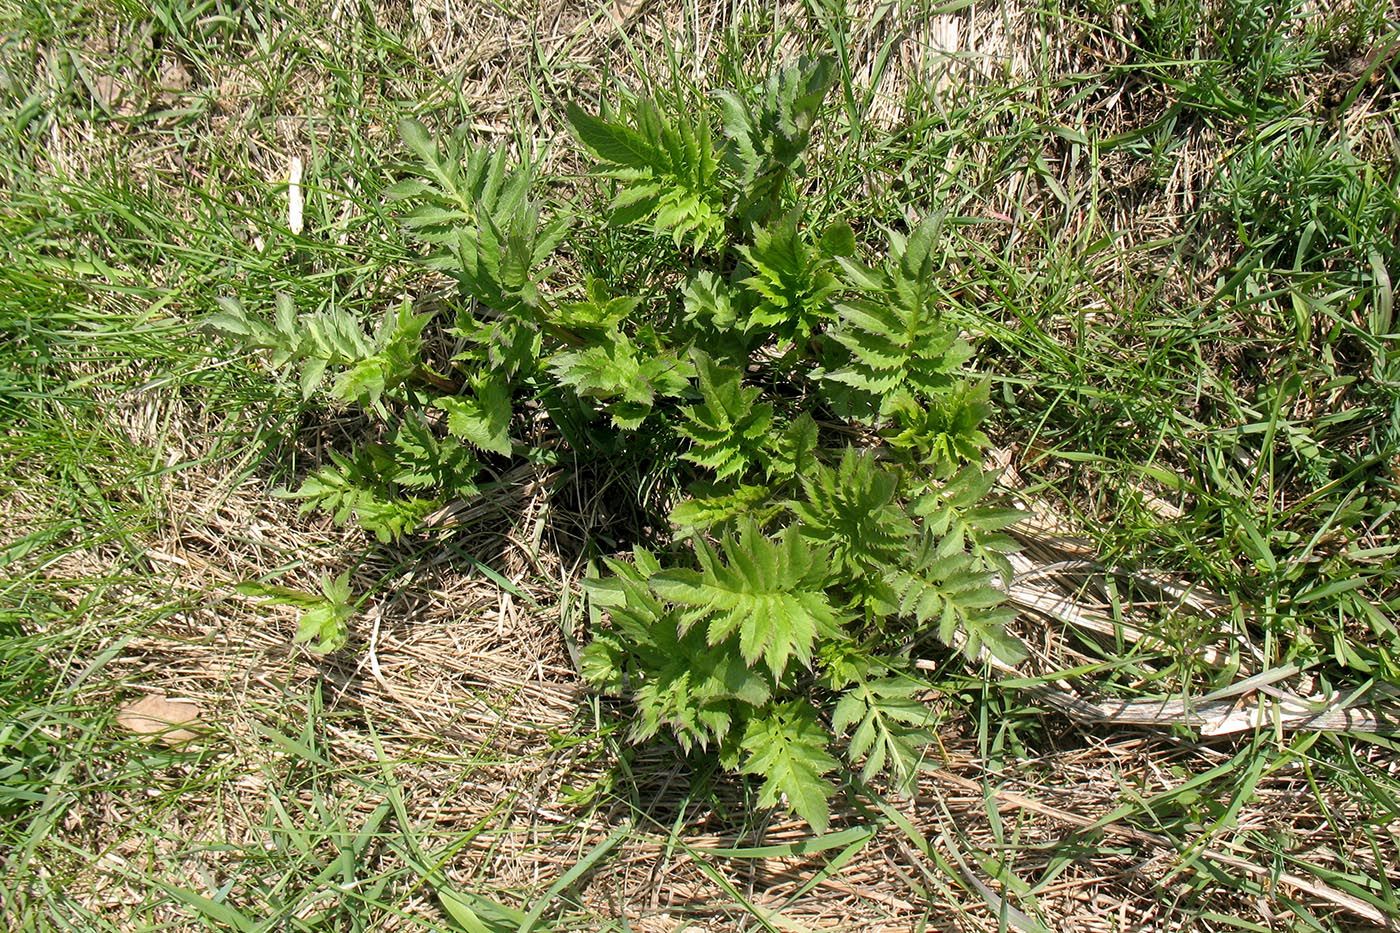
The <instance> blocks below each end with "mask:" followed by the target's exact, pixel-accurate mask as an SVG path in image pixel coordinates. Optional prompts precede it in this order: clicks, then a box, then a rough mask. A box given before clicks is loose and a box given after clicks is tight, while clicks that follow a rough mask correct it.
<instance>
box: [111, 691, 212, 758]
mask: <svg viewBox="0 0 1400 933" xmlns="http://www.w3.org/2000/svg"><path fill="white" fill-rule="evenodd" d="M201 712H202V711H201V710H200V708H199V704H198V703H196V702H194V701H193V700H179V699H171V698H170V697H166V696H163V695H161V694H158V693H153V694H151V695H149V696H144V697H141V699H139V700H132V701H131V702H130V703H127V704H125V705H123V706H122V708H121V709H119V710H118V711H117V724H118V725H119V726H121V727H122V728H124V729H126V730H128V731H129V732H134V733H136V734H137V735H139V736H142V737H144V738H146V739H147V740H155V741H159V742H162V743H163V744H165V745H183V744H184V743H185V742H188V741H190V740H191V739H193V738H197V737H198V735H199V733H198V732H194V731H191V729H197V728H199V726H200V722H199V716H200V713H201ZM185 727H190V728H185Z"/></svg>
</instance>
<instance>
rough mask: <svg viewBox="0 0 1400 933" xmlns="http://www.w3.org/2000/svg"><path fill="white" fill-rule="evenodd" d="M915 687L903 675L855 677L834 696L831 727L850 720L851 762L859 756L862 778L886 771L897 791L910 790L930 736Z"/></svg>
mask: <svg viewBox="0 0 1400 933" xmlns="http://www.w3.org/2000/svg"><path fill="white" fill-rule="evenodd" d="M921 689H922V688H921V686H920V684H919V682H918V681H916V680H914V679H912V678H908V677H882V678H879V679H872V680H858V681H857V682H856V683H855V685H854V686H852V687H851V688H850V689H849V690H847V691H846V692H845V693H843V694H842V695H841V699H840V700H838V701H837V702H836V708H835V709H834V710H833V711H832V714H831V728H832V731H834V732H836V733H838V734H845V733H846V732H848V731H850V729H851V727H852V726H855V731H854V732H853V733H851V742H850V745H849V746H847V748H846V754H847V756H848V757H849V758H850V760H851V762H852V763H853V764H855V763H858V762H861V761H864V766H863V767H862V768H861V779H862V780H866V781H869V780H872V779H874V777H875V776H876V775H878V774H879V773H880V772H881V771H888V772H889V775H890V778H891V780H892V781H893V783H894V786H895V787H896V789H898V790H899V791H900V792H901V793H908V792H911V791H912V790H913V785H914V781H915V780H916V779H917V777H918V774H919V762H920V761H921V760H922V758H923V748H924V746H926V745H928V744H929V743H931V742H932V741H934V736H933V733H932V732H930V731H929V730H928V728H927V727H928V725H929V724H930V721H931V719H932V713H931V712H930V710H929V708H928V706H926V705H925V704H924V703H923V702H922V701H920V700H919V699H918V694H919V693H920V691H921Z"/></svg>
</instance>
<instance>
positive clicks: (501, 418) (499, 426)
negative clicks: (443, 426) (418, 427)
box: [433, 380, 511, 457]
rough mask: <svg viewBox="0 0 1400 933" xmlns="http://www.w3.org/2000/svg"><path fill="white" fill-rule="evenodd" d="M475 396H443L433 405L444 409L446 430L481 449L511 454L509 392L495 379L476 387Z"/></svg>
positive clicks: (503, 454) (506, 454)
mask: <svg viewBox="0 0 1400 933" xmlns="http://www.w3.org/2000/svg"><path fill="white" fill-rule="evenodd" d="M475 393H476V394H475V396H462V395H455V396H444V397H442V398H438V399H434V400H433V406H434V407H435V408H441V409H442V410H443V411H446V412H447V430H448V431H449V432H451V433H452V435H453V436H454V437H460V438H462V439H463V440H465V441H468V442H469V443H471V444H474V445H476V446H477V447H479V448H480V449H482V450H485V451H489V452H490V453H495V454H500V455H501V456H506V457H508V456H510V453H511V442H510V419H511V397H510V391H509V390H508V389H507V388H506V387H505V386H504V385H502V384H501V383H499V382H497V381H495V380H486V381H484V382H482V383H481V384H479V385H478V386H476V388H475Z"/></svg>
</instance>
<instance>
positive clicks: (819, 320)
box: [739, 213, 840, 340]
mask: <svg viewBox="0 0 1400 933" xmlns="http://www.w3.org/2000/svg"><path fill="white" fill-rule="evenodd" d="M739 252H740V253H741V254H742V255H743V257H744V258H745V259H746V260H748V264H749V266H750V268H751V270H752V272H751V274H750V275H749V276H748V277H747V278H745V279H744V280H743V284H744V285H745V286H747V287H748V288H749V289H750V290H751V291H752V292H753V293H754V294H755V295H757V296H759V297H758V303H757V304H756V305H755V306H754V307H753V309H752V310H750V311H749V313H748V321H747V323H746V325H745V330H746V331H748V332H750V333H771V334H774V335H775V336H777V337H779V338H781V339H784V340H794V339H797V340H806V339H807V338H808V337H810V336H811V335H812V333H813V332H814V331H816V330H817V329H818V328H819V327H821V326H822V325H823V324H825V323H826V322H827V320H828V319H830V317H831V316H832V312H831V307H830V304H829V302H828V301H827V297H828V296H829V295H831V293H833V292H835V291H836V290H837V289H838V288H839V287H840V285H839V283H838V282H837V281H836V275H835V274H834V272H833V270H832V268H831V259H830V257H828V256H827V255H825V254H824V253H823V252H822V251H821V249H819V248H818V247H816V246H814V245H812V244H809V243H807V242H806V241H805V240H804V239H803V237H802V235H801V233H799V232H798V227H797V215H796V214H795V213H789V214H787V215H786V216H785V217H783V218H782V219H781V220H779V221H778V222H777V223H775V224H774V225H773V226H772V227H771V228H765V227H758V228H756V229H755V230H754V241H753V244H752V245H746V246H740V247H739Z"/></svg>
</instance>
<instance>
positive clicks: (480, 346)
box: [212, 60, 1019, 829]
mask: <svg viewBox="0 0 1400 933" xmlns="http://www.w3.org/2000/svg"><path fill="white" fill-rule="evenodd" d="M833 75H834V68H833V65H832V63H831V62H829V61H827V60H819V61H811V62H799V63H797V64H795V65H793V66H791V67H788V68H785V69H781V70H779V71H778V72H776V73H775V74H774V75H773V77H772V78H771V79H770V80H769V81H768V82H767V83H766V85H764V86H763V88H762V90H761V92H760V93H758V94H757V95H754V96H748V95H745V94H740V93H737V92H725V93H722V94H721V95H720V99H719V104H718V106H717V107H706V106H699V105H697V106H695V107H693V108H690V109H687V110H685V111H683V112H670V111H667V112H663V111H662V109H661V108H660V107H658V106H657V105H656V104H655V103H653V102H651V101H649V100H645V99H643V100H638V101H634V102H631V103H629V104H627V105H626V106H625V107H624V110H625V113H624V114H623V115H622V116H619V117H614V116H610V115H606V114H605V115H604V116H593V115H591V114H589V113H587V112H586V111H584V110H583V109H582V108H580V107H578V106H571V107H570V108H569V114H568V115H569V121H570V123H571V125H572V126H573V129H574V132H575V134H576V136H577V137H578V139H579V140H581V141H582V143H583V144H584V145H585V146H586V147H587V148H588V149H589V150H590V151H591V152H592V153H593V154H594V155H595V156H596V157H597V158H598V159H599V160H600V164H599V166H598V172H597V174H598V175H600V176H602V177H603V178H605V179H607V183H608V184H609V185H612V186H613V190H612V192H611V193H610V194H609V195H608V196H607V198H606V201H605V202H604V203H605V204H606V207H607V210H606V211H604V214H605V215H606V219H605V220H604V219H600V218H589V219H588V220H587V222H582V223H576V224H575V223H572V222H571V221H572V220H574V217H573V212H575V211H581V210H588V209H589V208H590V205H589V204H588V203H587V201H586V200H584V201H583V202H582V203H581V204H580V203H575V204H569V205H564V204H562V203H558V202H550V201H538V200H535V199H534V197H535V196H536V195H537V194H538V191H539V190H543V189H542V188H541V186H537V185H536V184H535V182H534V179H533V176H532V173H531V171H530V169H529V167H528V166H519V165H515V164H513V163H512V162H511V161H510V160H509V159H508V158H507V156H506V155H505V154H504V152H503V151H501V150H491V149H488V148H486V147H481V146H474V145H472V144H471V143H470V142H468V141H467V140H466V138H465V137H460V136H459V137H454V138H453V140H452V141H450V142H448V143H446V144H444V145H442V146H439V145H438V144H437V143H435V142H434V141H433V140H432V139H431V138H430V137H429V136H428V134H427V133H426V131H424V129H423V128H422V127H421V126H419V125H418V124H416V123H412V122H405V123H404V124H403V125H402V126H401V131H402V133H403V136H404V139H405V142H406V143H407V145H408V148H409V149H410V150H411V151H412V152H413V154H414V155H415V156H416V158H417V161H418V168H417V169H416V171H417V173H418V176H419V177H415V178H410V179H407V180H404V181H399V182H398V183H396V184H394V185H393V186H392V187H391V188H390V189H389V195H390V196H391V197H393V198H396V199H399V200H403V201H406V202H409V207H408V209H407V212H406V214H405V215H404V222H405V225H406V228H407V229H408V230H409V232H410V233H411V234H412V235H414V236H416V237H418V238H419V239H420V240H422V241H423V242H424V243H426V245H427V247H428V255H427V257H426V259H425V262H426V264H427V265H428V266H429V267H430V268H433V269H435V270H438V271H440V272H442V273H445V274H446V275H448V276H450V277H451V278H452V279H453V280H455V281H456V283H457V286H458V287H457V296H456V301H455V304H452V305H451V306H450V307H449V308H448V309H447V313H446V314H444V315H443V318H442V319H441V320H440V321H438V322H436V323H435V324H433V325H430V324H429V321H428V319H427V317H426V316H425V315H419V314H414V313H412V312H411V310H410V309H409V308H408V307H407V306H405V307H404V308H403V309H401V310H399V311H397V312H395V313H392V314H390V315H389V316H387V317H386V319H385V321H384V322H383V323H381V325H380V327H379V329H378V331H377V332H376V334H375V335H374V336H372V337H371V336H368V335H366V334H365V333H364V332H363V331H362V329H361V327H360V325H359V323H358V322H356V321H353V320H349V319H348V318H347V317H345V316H343V315H337V314H336V312H334V311H322V312H317V313H316V314H312V315H303V316H301V317H297V316H296V315H295V314H293V313H292V309H291V301H290V299H279V301H278V306H277V313H276V320H275V322H274V323H273V324H271V325H269V324H265V323H263V322H262V321H260V320H258V319H256V318H254V317H252V316H250V315H248V314H246V313H244V312H243V310H242V309H241V308H239V307H237V306H228V307H226V308H225V309H224V310H223V311H222V312H221V313H219V314H217V315H215V316H214V318H213V319H212V323H213V324H214V325H215V326H216V327H217V328H218V329H220V330H222V331H223V332H225V333H228V334H230V335H233V336H236V337H239V338H240V339H242V340H243V341H244V342H245V344H247V345H249V346H251V347H255V348H262V349H264V350H268V351H271V353H272V362H273V364H274V365H276V366H279V367H283V366H286V367H300V373H299V380H300V382H301V384H302V386H303V391H304V392H305V393H306V394H307V395H308V396H314V395H315V390H316V388H317V386H319V385H320V384H321V382H322V380H323V376H325V375H326V374H333V375H334V376H335V379H334V383H333V386H332V390H331V393H330V394H331V396H332V397H333V398H334V399H337V400H339V401H340V402H345V403H351V404H356V405H359V406H360V407H361V408H363V409H364V410H365V411H366V413H367V414H370V415H372V416H373V417H374V422H375V423H374V439H373V440H372V441H366V442H365V443H363V444H361V445H360V447H359V449H357V450H356V451H355V452H354V453H353V454H351V455H346V454H342V453H338V452H331V453H330V455H329V463H328V464H326V465H323V466H321V467H320V468H319V469H316V470H314V471H312V472H311V474H310V475H309V476H308V477H307V478H306V479H305V481H304V483H303V484H302V486H301V488H300V489H299V490H297V492H295V493H289V494H288V495H290V496H292V497H294V498H298V499H301V500H302V501H303V502H304V507H305V508H312V507H315V508H320V509H324V510H326V511H329V512H330V513H331V514H332V515H333V516H334V517H335V519H336V520H337V521H346V520H348V519H351V518H353V519H355V520H356V521H358V522H359V523H360V524H361V525H363V526H364V527H365V528H366V529H368V530H370V531H372V532H373V533H374V534H375V535H376V536H377V537H378V538H379V539H380V540H383V541H391V540H394V539H397V538H399V537H401V536H403V535H408V534H413V533H416V532H419V531H421V530H423V526H424V524H425V521H426V520H427V519H428V517H429V516H430V515H432V514H433V513H434V512H436V511H437V510H439V509H440V508H441V507H442V506H443V504H444V503H445V502H447V501H449V500H454V499H463V498H468V497H470V496H473V495H476V494H478V492H479V488H478V487H479V486H480V485H483V484H484V480H485V479H487V478H491V477H493V476H496V475H499V473H500V470H501V469H502V468H503V467H505V466H506V465H507V464H510V463H512V462H514V463H516V464H518V463H520V462H522V461H533V462H541V463H549V464H552V465H554V466H556V467H563V468H567V466H566V465H568V464H582V465H586V468H587V475H588V476H590V477H600V478H601V479H602V481H603V482H605V483H606V484H607V485H606V486H605V487H604V488H606V490H607V495H608V496H611V497H615V499H616V500H617V501H619V502H621V504H623V505H625V506H628V507H630V508H635V509H637V510H638V511H639V512H642V511H645V510H647V509H654V512H653V513H652V514H647V515H644V516H642V517H641V518H640V521H639V524H638V527H636V528H631V529H628V532H629V533H632V534H638V533H640V534H654V531H655V529H657V528H664V527H666V517H665V516H664V515H663V514H661V512H660V510H659V509H657V508H656V504H657V503H659V502H660V501H665V500H666V498H667V496H666V495H657V494H656V493H657V492H658V491H661V492H663V493H665V494H670V502H669V509H670V511H669V519H670V527H671V528H672V530H673V539H672V543H671V544H670V546H667V547H663V548H658V549H653V550H648V549H645V548H640V547H639V548H636V549H634V550H633V552H632V554H631V558H630V560H623V559H617V558H614V557H612V556H609V555H607V554H602V555H598V556H599V557H601V562H602V565H603V567H604V568H605V570H604V572H603V574H602V575H601V576H600V577H598V578H596V579H590V580H588V581H587V584H586V589H587V594H588V599H589V604H590V613H591V617H592V618H593V620H594V625H593V627H592V631H591V633H590V634H591V641H590V643H589V644H588V645H587V646H586V647H585V648H584V650H583V653H582V655H581V668H582V671H581V672H582V675H583V677H584V678H585V679H586V680H587V681H588V682H589V683H590V684H592V685H593V686H594V687H596V688H597V689H599V690H601V691H604V692H606V693H609V694H613V695H615V696H618V697H621V698H623V699H625V700H627V701H628V702H629V704H630V706H629V708H630V709H631V710H632V711H633V715H632V727H631V730H630V733H629V735H630V738H631V740H632V741H634V742H645V741H653V740H657V739H669V740H671V741H674V742H676V743H677V744H678V745H679V746H680V747H681V748H682V749H684V750H685V751H687V752H697V753H699V752H703V753H705V754H714V755H717V756H718V760H719V762H720V763H721V764H722V765H723V766H724V767H726V768H728V769H730V770H733V771H739V772H741V773H743V774H751V775H755V776H757V777H759V778H761V780H762V785H761V790H760V794H759V801H760V803H762V804H764V805H779V804H784V805H786V806H788V807H790V808H791V809H792V810H794V811H795V812H797V813H798V814H800V815H801V816H803V817H804V818H806V819H807V820H808V821H809V822H810V823H811V824H812V826H813V827H814V828H817V829H821V828H823V827H825V825H826V824H827V821H828V819H829V800H830V798H831V797H832V796H833V795H834V794H835V793H836V792H837V788H838V785H839V784H840V783H844V779H842V780H838V779H837V778H835V777H833V773H834V772H837V771H838V769H840V768H841V767H842V766H841V765H840V764H839V762H842V761H844V762H845V764H846V770H845V771H844V772H843V774H844V775H845V778H850V779H858V780H861V781H876V780H888V782H889V783H890V784H891V785H892V786H893V787H894V788H896V789H900V790H907V789H909V788H911V787H912V786H913V783H914V781H915V780H916V778H917V775H918V770H919V767H920V762H921V760H922V756H923V751H924V747H925V745H926V744H927V743H928V742H930V741H931V740H932V737H933V732H932V729H933V727H934V723H932V722H931V721H930V717H931V714H930V713H929V711H928V709H927V707H926V706H925V705H924V704H923V703H922V702H921V700H920V696H921V693H922V691H921V688H920V681H919V678H918V676H917V667H916V665H915V663H914V662H915V661H917V660H919V659H921V658H923V657H925V656H927V655H928V654H933V653H938V652H946V651H947V649H948V648H959V649H961V651H962V652H963V654H965V655H966V657H967V658H968V660H969V662H970V663H979V662H981V661H982V660H983V659H984V658H985V657H986V656H987V655H988V653H992V654H996V655H998V656H1000V657H1002V658H1003V659H1014V658H1015V657H1017V655H1018V653H1019V643H1018V642H1017V641H1016V640H1015V639H1014V638H1012V637H1011V636H1010V635H1008V634H1007V632H1006V623H1007V622H1008V621H1009V618H1010V613H1009V612H1007V611H1006V610H1004V609H1003V608H1002V604H1003V601H1004V594H1003V592H1002V590H1001V589H1000V588H999V585H1000V584H1001V583H1004V581H1005V580H1007V579H1009V577H1010V573H1011V568H1010V566H1009V564H1008V561H1007V558H1006V553H1007V552H1008V551H1009V550H1010V549H1011V548H1012V547H1013V544H1012V542H1011V539H1010V538H1008V537H1007V536H1006V535H1005V533H1004V529H1005V528H1006V527H1007V526H1008V525H1009V524H1010V523H1011V522H1013V521H1014V520H1015V518H1016V517H1017V513H1015V512H1014V511H1012V510H1008V509H1001V508H996V507H992V506H988V505H986V504H985V502H986V499H987V498H988V497H989V496H990V495H991V488H992V482H993V477H991V476H990V475H988V474H984V473H982V472H981V470H980V469H978V467H977V464H978V463H979V462H980V460H981V455H982V450H983V448H984V447H985V445H986V443H987V438H986V436H985V434H984V433H983V432H982V429H981V424H982V422H983V421H984V420H985V419H986V418H987V417H988V416H989V414H990V410H991V406H990V403H989V391H988V386H987V384H986V383H974V382H972V381H970V380H969V379H968V376H967V373H966V371H965V368H964V364H965V363H966V361H967V360H968V359H969V358H970V356H971V353H972V351H971V347H970V345H969V344H968V342H967V341H966V340H965V339H964V337H963V336H962V334H961V333H960V332H959V330H958V327H957V326H956V325H955V324H954V323H953V322H952V321H950V320H948V319H945V317H944V315H943V309H942V307H941V295H942V294H943V293H942V291H941V285H940V282H939V273H940V269H941V267H942V264H943V260H942V254H941V252H940V243H941V234H940V228H939V226H938V224H937V223H936V222H935V221H929V222H925V223H924V224H922V225H919V226H917V227H916V228H915V229H913V230H912V231H911V232H909V233H908V234H907V236H906V234H904V233H901V232H900V231H898V230H892V229H887V230H886V231H885V233H884V236H883V239H882V241H881V242H880V243H875V244H872V243H869V242H866V241H864V240H861V239H858V238H857V236H856V233H855V231H854V230H853V229H852V227H851V226H850V225H849V224H848V223H847V222H846V221H845V220H844V219H843V218H838V217H830V216H825V217H824V216H820V209H819V207H818V205H821V204H823V203H828V202H829V201H830V199H827V201H826V202H824V201H823V200H822V198H821V197H819V196H818V197H812V198H811V199H804V197H803V196H802V195H803V194H805V193H806V190H805V189H807V188H809V187H812V188H819V187H820V185H821V182H822V180H821V179H811V180H809V181H808V182H804V183H803V184H802V185H799V184H796V183H795V180H796V179H799V178H801V177H802V176H803V173H804V165H805V160H806V151H807V148H808V146H809V143H810V139H811V135H812V133H813V130H814V128H815V127H816V125H817V121H818V119H819V117H820V115H821V112H822V107H823V101H824V99H825V95H826V92H827V90H828V88H829V86H830V85H831V82H832V78H833ZM715 127H723V130H722V132H720V133H718V134H717V135H716V130H715ZM817 194H818V195H819V194H820V191H818V192H817ZM597 207H598V205H593V208H594V209H596V208H597ZM872 250H873V251H874V255H870V253H871V252H872ZM882 252H883V254H884V255H881V253H882ZM863 256H864V257H865V258H862V257H863ZM426 326H432V327H433V329H432V330H429V331H425V327H426ZM425 333H427V334H428V335H429V337H430V338H431V339H427V340H425V339H424V334H425ZM446 346H451V347H452V348H453V349H451V350H448V351H446V352H444V351H443V350H442V349H441V348H444V347H446ZM425 351H431V352H434V353H436V354H438V355H436V356H434V362H433V363H432V364H431V365H429V363H428V362H426V361H425V359H424V354H425ZM444 357H446V358H444ZM624 484H627V485H624ZM629 489H630V490H633V491H635V494H631V495H629V493H628V492H627V491H626V490H629ZM683 490H688V493H689V494H688V495H685V494H684V493H682V491H683ZM677 500H679V501H677ZM595 566H596V565H595ZM330 643H333V640H332V642H328V644H330ZM940 643H941V644H940Z"/></svg>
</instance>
